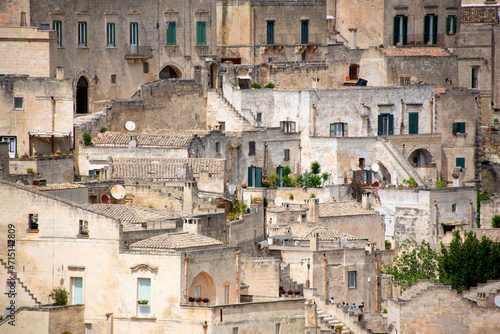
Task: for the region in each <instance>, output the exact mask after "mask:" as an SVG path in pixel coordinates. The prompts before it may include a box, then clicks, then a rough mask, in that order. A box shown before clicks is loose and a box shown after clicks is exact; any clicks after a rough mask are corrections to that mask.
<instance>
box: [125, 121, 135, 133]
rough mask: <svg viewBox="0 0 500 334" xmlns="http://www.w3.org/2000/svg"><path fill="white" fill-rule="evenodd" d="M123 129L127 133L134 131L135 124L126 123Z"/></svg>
mask: <svg viewBox="0 0 500 334" xmlns="http://www.w3.org/2000/svg"><path fill="white" fill-rule="evenodd" d="M125 129H127V130H128V131H134V130H135V123H134V122H132V121H127V122H126V123H125Z"/></svg>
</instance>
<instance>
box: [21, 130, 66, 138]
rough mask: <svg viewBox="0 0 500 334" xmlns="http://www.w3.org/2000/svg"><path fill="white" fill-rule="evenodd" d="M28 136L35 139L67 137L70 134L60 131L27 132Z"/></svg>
mask: <svg viewBox="0 0 500 334" xmlns="http://www.w3.org/2000/svg"><path fill="white" fill-rule="evenodd" d="M28 134H29V135H30V136H37V137H52V136H54V137H69V136H70V135H71V132H62V131H29V132H28Z"/></svg>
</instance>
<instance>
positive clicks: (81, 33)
mask: <svg viewBox="0 0 500 334" xmlns="http://www.w3.org/2000/svg"><path fill="white" fill-rule="evenodd" d="M78 47H79V48H86V47H87V21H78Z"/></svg>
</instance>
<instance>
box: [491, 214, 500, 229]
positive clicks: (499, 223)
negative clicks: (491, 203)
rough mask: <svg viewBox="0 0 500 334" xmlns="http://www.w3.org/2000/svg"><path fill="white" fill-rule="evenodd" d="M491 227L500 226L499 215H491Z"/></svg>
mask: <svg viewBox="0 0 500 334" xmlns="http://www.w3.org/2000/svg"><path fill="white" fill-rule="evenodd" d="M491 227H493V228H500V216H499V215H494V216H493V217H491Z"/></svg>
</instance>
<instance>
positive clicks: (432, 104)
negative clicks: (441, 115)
mask: <svg viewBox="0 0 500 334" xmlns="http://www.w3.org/2000/svg"><path fill="white" fill-rule="evenodd" d="M430 103H431V134H432V133H434V98H432V100H431V101H430Z"/></svg>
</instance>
